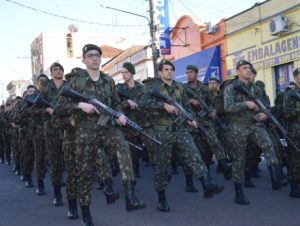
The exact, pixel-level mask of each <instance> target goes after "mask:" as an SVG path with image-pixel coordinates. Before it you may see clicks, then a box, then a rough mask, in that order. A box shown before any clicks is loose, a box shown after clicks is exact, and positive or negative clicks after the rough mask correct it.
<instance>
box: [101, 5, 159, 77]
mask: <svg viewBox="0 0 300 226" xmlns="http://www.w3.org/2000/svg"><path fill="white" fill-rule="evenodd" d="M100 6H101V7H103V8H107V9H111V10H115V11H119V12H122V13H127V14H130V15H134V16H138V17H142V18H144V19H146V20H147V22H148V25H149V28H150V37H151V44H150V47H151V49H152V62H153V69H154V77H158V72H157V59H158V57H159V50H158V48H157V45H156V37H155V32H156V29H155V28H154V25H153V23H151V21H150V19H149V18H148V17H146V16H144V15H141V14H137V13H133V12H129V11H125V10H122V9H117V8H113V7H109V6H103V5H100ZM150 13H152V12H150Z"/></svg>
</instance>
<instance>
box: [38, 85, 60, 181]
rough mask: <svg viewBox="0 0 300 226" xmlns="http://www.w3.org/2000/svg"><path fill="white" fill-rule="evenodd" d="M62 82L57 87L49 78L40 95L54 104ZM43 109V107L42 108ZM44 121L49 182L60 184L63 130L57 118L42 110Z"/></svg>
mask: <svg viewBox="0 0 300 226" xmlns="http://www.w3.org/2000/svg"><path fill="white" fill-rule="evenodd" d="M64 84H65V81H64V82H63V84H62V85H61V86H60V87H59V88H58V89H57V88H56V86H55V84H54V81H53V80H50V81H49V82H48V84H47V85H46V87H45V88H44V90H43V92H42V93H41V96H42V97H43V98H44V99H45V100H47V101H48V102H49V103H50V104H52V105H55V104H56V102H57V101H58V98H59V92H60V90H61V89H62V87H63V86H64ZM44 111H45V108H44ZM44 117H45V123H44V132H45V138H46V145H47V150H48V153H49V159H50V164H51V182H52V185H53V186H60V185H61V179H62V166H63V151H62V142H63V141H62V138H63V131H62V129H61V128H60V126H59V124H58V122H57V118H56V117H55V116H53V117H51V116H50V115H49V114H48V113H46V112H44Z"/></svg>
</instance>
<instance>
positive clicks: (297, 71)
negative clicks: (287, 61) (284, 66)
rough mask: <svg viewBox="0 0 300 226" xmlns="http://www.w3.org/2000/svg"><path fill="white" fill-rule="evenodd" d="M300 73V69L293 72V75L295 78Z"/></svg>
mask: <svg viewBox="0 0 300 226" xmlns="http://www.w3.org/2000/svg"><path fill="white" fill-rule="evenodd" d="M299 73H300V67H298V68H296V69H295V70H294V71H293V75H294V76H297V75H298V74H299Z"/></svg>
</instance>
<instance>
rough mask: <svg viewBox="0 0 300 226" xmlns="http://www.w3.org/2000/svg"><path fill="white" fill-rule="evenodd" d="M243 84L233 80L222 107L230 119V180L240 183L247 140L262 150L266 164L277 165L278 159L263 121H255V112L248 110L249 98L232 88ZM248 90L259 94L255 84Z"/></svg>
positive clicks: (226, 88) (242, 176) (242, 178)
mask: <svg viewBox="0 0 300 226" xmlns="http://www.w3.org/2000/svg"><path fill="white" fill-rule="evenodd" d="M236 85H244V83H242V82H241V81H240V80H239V79H235V80H233V81H232V82H231V83H230V84H228V85H227V87H225V90H224V109H225V111H226V113H227V114H228V119H229V121H230V130H231V133H232V135H233V136H234V140H232V152H233V153H232V154H233V165H232V180H233V182H234V183H238V184H241V183H242V182H243V181H244V170H245V155H246V147H247V143H248V142H249V141H251V142H254V143H255V144H257V145H258V146H259V147H260V148H261V149H262V151H263V153H264V156H265V159H266V161H267V165H268V166H272V165H277V164H278V159H277V157H276V153H275V150H274V147H273V144H272V140H271V139H270V137H269V135H268V133H267V131H266V128H265V125H264V122H257V121H255V120H254V118H253V117H254V116H255V115H256V114H257V112H254V111H251V110H248V108H247V105H246V104H245V101H247V100H249V99H248V98H247V97H246V96H244V95H243V94H240V93H239V92H237V91H235V90H234V86H236ZM246 88H247V89H248V91H249V92H251V93H252V94H256V95H259V93H257V92H256V91H255V86H253V84H249V85H248V86H246Z"/></svg>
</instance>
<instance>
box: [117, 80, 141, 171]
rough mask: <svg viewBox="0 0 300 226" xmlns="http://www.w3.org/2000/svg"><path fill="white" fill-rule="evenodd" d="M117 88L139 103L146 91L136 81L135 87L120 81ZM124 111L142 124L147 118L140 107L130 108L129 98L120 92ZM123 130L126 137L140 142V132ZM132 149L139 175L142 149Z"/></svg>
mask: <svg viewBox="0 0 300 226" xmlns="http://www.w3.org/2000/svg"><path fill="white" fill-rule="evenodd" d="M117 89H122V90H124V91H125V92H127V93H128V94H129V99H130V100H132V101H134V102H135V103H138V102H139V101H140V99H141V96H142V95H143V93H144V87H143V85H142V84H140V83H138V82H135V83H134V87H129V86H128V84H127V83H119V84H118V85H117ZM119 97H120V100H121V103H122V107H123V112H124V114H125V115H126V116H127V117H129V118H130V119H131V120H133V121H134V122H136V123H138V124H141V123H143V121H144V120H145V117H144V116H143V115H142V113H141V111H140V109H130V106H129V105H128V98H127V97H124V96H122V95H120V94H119ZM123 132H124V134H125V137H126V139H127V140H128V141H130V142H131V143H133V144H139V143H140V139H139V136H138V134H136V133H134V132H133V131H132V130H130V129H128V128H124V129H123ZM130 151H131V158H132V164H133V169H134V172H135V175H137V176H138V175H139V154H140V150H137V149H136V148H134V147H132V146H130Z"/></svg>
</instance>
